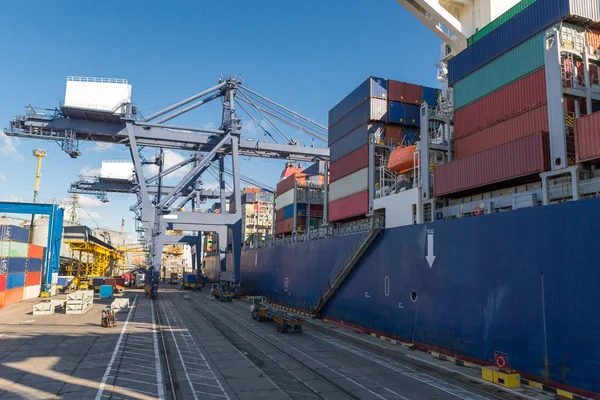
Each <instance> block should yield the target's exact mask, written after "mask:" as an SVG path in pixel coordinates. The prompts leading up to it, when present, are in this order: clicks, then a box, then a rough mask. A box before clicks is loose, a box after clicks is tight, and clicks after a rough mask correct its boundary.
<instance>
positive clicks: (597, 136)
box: [575, 112, 600, 162]
mask: <svg viewBox="0 0 600 400" xmlns="http://www.w3.org/2000/svg"><path fill="white" fill-rule="evenodd" d="M575 152H576V153H577V161H578V162H582V161H590V160H594V159H597V158H600V112H595V113H593V114H590V115H586V116H585V117H581V118H579V119H576V120H575Z"/></svg>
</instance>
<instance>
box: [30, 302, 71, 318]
mask: <svg viewBox="0 0 600 400" xmlns="http://www.w3.org/2000/svg"><path fill="white" fill-rule="evenodd" d="M64 307H65V301H64V300H51V301H43V302H41V303H37V304H35V305H34V306H33V315H50V314H54V313H55V312H56V310H57V309H61V308H64Z"/></svg>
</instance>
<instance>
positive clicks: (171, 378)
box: [150, 300, 182, 400]
mask: <svg viewBox="0 0 600 400" xmlns="http://www.w3.org/2000/svg"><path fill="white" fill-rule="evenodd" d="M150 301H151V304H152V309H153V312H154V314H155V315H156V325H157V326H156V329H157V331H158V332H159V336H160V352H161V355H162V357H163V361H164V364H165V369H164V371H165V374H166V378H167V379H166V380H165V389H166V392H167V397H168V398H169V399H171V400H179V399H181V398H182V397H181V393H180V391H179V382H178V381H177V377H176V375H175V374H174V373H173V364H172V361H171V359H170V358H169V348H168V347H167V342H166V341H165V336H164V333H163V329H162V322H161V319H160V312H159V307H158V305H157V304H156V302H157V301H159V300H150Z"/></svg>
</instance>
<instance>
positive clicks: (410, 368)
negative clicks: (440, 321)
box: [218, 302, 532, 400]
mask: <svg viewBox="0 0 600 400" xmlns="http://www.w3.org/2000/svg"><path fill="white" fill-rule="evenodd" d="M246 304H247V303H243V306H242V303H239V302H234V304H233V305H234V307H228V306H226V305H223V304H218V306H219V307H221V308H222V309H223V310H224V312H225V313H231V314H233V315H235V317H236V318H238V319H239V318H241V319H247V318H248V315H249V312H248V308H247V307H245V306H246ZM231 319H232V320H234V318H231ZM249 322H251V321H249ZM259 326H261V325H259ZM267 326H268V325H267ZM271 328H272V327H271ZM305 328H308V329H306V331H307V332H305V334H307V335H310V336H313V337H315V338H317V339H319V340H321V341H323V342H326V343H328V344H330V345H332V346H335V347H337V348H339V349H343V350H345V351H347V352H349V353H352V354H355V355H357V356H359V357H361V358H363V359H366V360H369V361H372V362H373V363H375V364H377V365H380V366H382V367H384V368H386V369H388V370H391V371H394V372H395V373H398V374H402V375H404V376H407V377H409V378H412V379H414V380H417V381H419V382H421V383H424V384H426V385H430V386H432V387H435V388H437V389H439V390H441V391H443V392H445V393H447V394H450V395H452V396H454V397H456V398H460V399H493V400H496V399H497V400H522V399H531V398H532V397H530V396H527V395H523V394H520V393H517V392H514V391H507V390H503V389H501V388H498V387H496V386H492V385H487V384H483V383H482V382H480V381H476V380H474V379H472V378H470V377H468V376H464V375H460V374H457V373H455V372H453V371H449V370H444V369H440V368H435V367H434V366H432V365H428V364H426V363H423V362H420V361H419V360H416V359H412V358H409V357H406V356H404V355H402V354H400V353H398V352H397V351H394V350H391V349H386V348H385V347H380V346H377V345H376V344H373V343H369V342H367V341H364V340H362V339H358V338H352V337H346V336H345V335H344V336H343V338H341V337H340V336H341V335H335V334H332V332H331V330H329V329H327V328H322V327H319V326H316V325H308V326H306V325H305ZM290 340H291V339H290Z"/></svg>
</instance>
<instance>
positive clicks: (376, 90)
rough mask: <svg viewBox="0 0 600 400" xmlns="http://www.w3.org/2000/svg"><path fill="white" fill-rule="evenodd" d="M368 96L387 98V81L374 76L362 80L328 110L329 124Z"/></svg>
mask: <svg viewBox="0 0 600 400" xmlns="http://www.w3.org/2000/svg"><path fill="white" fill-rule="evenodd" d="M368 98H377V99H384V100H386V99H387V98H388V90H387V81H386V80H385V79H382V78H375V77H370V78H368V79H367V80H366V81H364V82H363V83H362V84H361V85H360V86H359V87H357V88H356V89H354V90H353V91H352V92H351V93H350V94H349V95H347V96H346V97H345V98H344V99H343V100H342V101H340V102H339V103H338V104H336V105H335V106H334V107H333V108H332V109H331V110H330V111H329V126H330V127H331V126H332V125H333V124H335V123H336V122H338V121H339V120H340V119H342V117H344V116H345V115H347V114H348V113H350V112H351V111H352V110H354V109H355V108H356V107H357V106H358V105H359V104H361V103H362V102H363V101H365V100H367V99H368Z"/></svg>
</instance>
